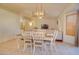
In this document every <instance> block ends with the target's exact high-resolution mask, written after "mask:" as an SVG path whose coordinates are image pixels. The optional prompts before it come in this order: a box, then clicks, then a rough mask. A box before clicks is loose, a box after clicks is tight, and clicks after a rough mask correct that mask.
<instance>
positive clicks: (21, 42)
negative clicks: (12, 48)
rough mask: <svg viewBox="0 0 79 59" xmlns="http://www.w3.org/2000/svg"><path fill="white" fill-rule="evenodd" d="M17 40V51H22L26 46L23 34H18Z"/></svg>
mask: <svg viewBox="0 0 79 59" xmlns="http://www.w3.org/2000/svg"><path fill="white" fill-rule="evenodd" d="M15 38H16V42H17V49H19V50H21V49H22V48H23V46H24V45H23V44H24V41H23V37H22V35H21V34H17V35H16V37H15Z"/></svg>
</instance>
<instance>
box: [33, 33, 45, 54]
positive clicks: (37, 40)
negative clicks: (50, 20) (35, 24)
mask: <svg viewBox="0 0 79 59" xmlns="http://www.w3.org/2000/svg"><path fill="white" fill-rule="evenodd" d="M43 39H44V33H43V32H34V33H33V54H35V51H36V48H37V47H39V48H41V51H40V52H41V53H42V52H43V43H44V42H43Z"/></svg>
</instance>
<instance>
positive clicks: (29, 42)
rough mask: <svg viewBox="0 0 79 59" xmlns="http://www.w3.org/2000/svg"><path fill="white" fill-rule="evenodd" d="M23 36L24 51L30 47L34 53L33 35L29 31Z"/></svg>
mask: <svg viewBox="0 0 79 59" xmlns="http://www.w3.org/2000/svg"><path fill="white" fill-rule="evenodd" d="M22 35H23V39H24V51H25V50H26V48H28V46H30V48H31V51H32V36H31V35H32V34H31V32H29V31H27V32H25V33H23V34H22Z"/></svg>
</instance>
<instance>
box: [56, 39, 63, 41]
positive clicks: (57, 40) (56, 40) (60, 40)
mask: <svg viewBox="0 0 79 59" xmlns="http://www.w3.org/2000/svg"><path fill="white" fill-rule="evenodd" d="M55 41H59V42H63V40H60V39H56V40H55Z"/></svg>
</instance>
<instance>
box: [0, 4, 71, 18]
mask: <svg viewBox="0 0 79 59" xmlns="http://www.w3.org/2000/svg"><path fill="white" fill-rule="evenodd" d="M38 5H40V4H38V3H37V4H36V3H9V4H8V3H2V4H0V7H1V8H4V9H7V10H9V11H11V12H15V13H17V14H20V15H22V16H24V17H31V16H32V12H34V11H35V10H36V7H38ZM69 5H71V4H68V3H43V4H42V6H43V9H44V10H45V13H46V16H47V17H51V18H53V17H58V16H59V15H60V14H61V13H62V12H63V11H64V9H66V8H67V7H68V6H69Z"/></svg>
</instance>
